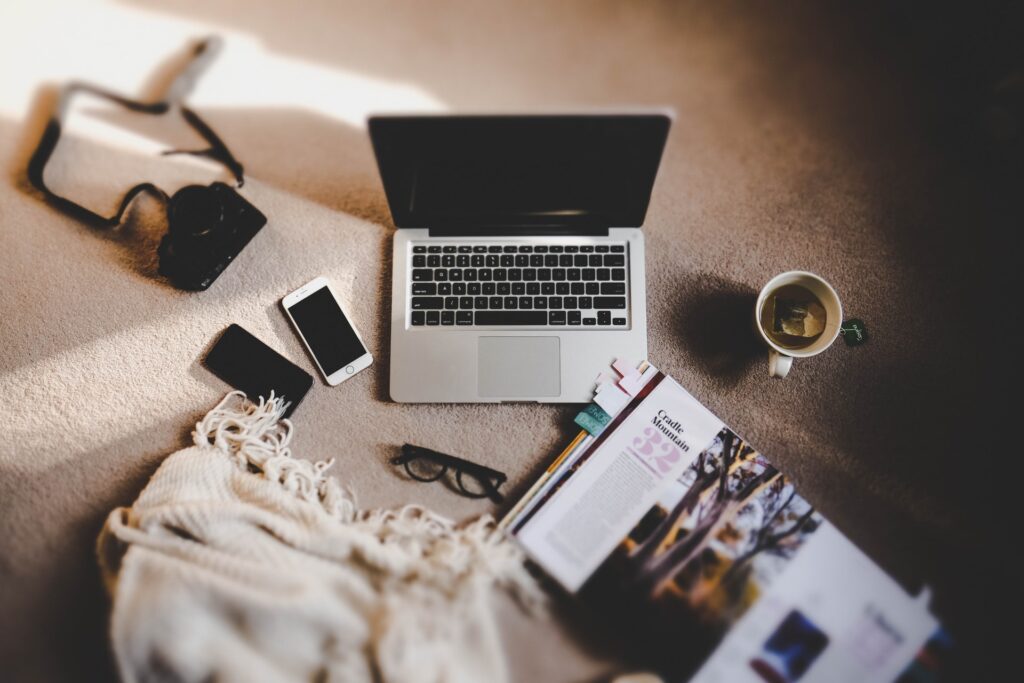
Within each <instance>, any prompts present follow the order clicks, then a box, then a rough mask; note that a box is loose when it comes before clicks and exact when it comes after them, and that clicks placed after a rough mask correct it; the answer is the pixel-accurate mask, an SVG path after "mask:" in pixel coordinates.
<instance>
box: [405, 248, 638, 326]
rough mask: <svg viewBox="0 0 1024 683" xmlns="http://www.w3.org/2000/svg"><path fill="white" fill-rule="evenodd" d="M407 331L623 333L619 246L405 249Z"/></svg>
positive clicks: (625, 300)
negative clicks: (408, 253)
mask: <svg viewBox="0 0 1024 683" xmlns="http://www.w3.org/2000/svg"><path fill="white" fill-rule="evenodd" d="M410 249H411V250H412V253H411V258H410V260H409V262H410V264H411V268H410V273H409V281H410V285H409V286H410V305H409V322H410V324H411V325H413V326H424V327H429V326H459V327H495V326H497V327H505V326H512V327H520V328H521V327H544V328H551V327H592V328H608V329H621V328H626V327H628V326H629V294H628V292H629V277H628V275H629V273H628V265H627V262H628V259H627V258H626V256H627V254H626V245H625V243H619V244H616V243H612V242H610V243H606V244H596V245H595V244H587V245H581V244H562V245H555V244H544V245H537V244H495V243H494V242H488V243H486V244H466V243H459V244H438V243H436V242H435V241H431V243H430V244H415V243H414V244H412V245H411V246H410Z"/></svg>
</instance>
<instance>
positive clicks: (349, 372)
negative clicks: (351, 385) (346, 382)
mask: <svg viewBox="0 0 1024 683" xmlns="http://www.w3.org/2000/svg"><path fill="white" fill-rule="evenodd" d="M355 371H356V369H355V368H354V367H352V366H351V365H350V366H348V367H347V368H345V372H347V373H348V374H350V375H351V374H352V373H353V372H355Z"/></svg>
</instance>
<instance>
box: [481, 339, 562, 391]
mask: <svg viewBox="0 0 1024 683" xmlns="http://www.w3.org/2000/svg"><path fill="white" fill-rule="evenodd" d="M558 341H559V340H558V337H480V338H479V339H478V344H479V346H478V349H477V362H478V367H477V378H478V379H477V382H478V384H477V389H478V390H479V392H480V396H482V397H485V398H534V397H550V396H558V395H559V394H560V393H561V388H562V381H561V375H562V366H561V358H560V355H559V343H558Z"/></svg>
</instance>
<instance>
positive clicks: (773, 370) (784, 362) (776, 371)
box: [768, 349, 793, 379]
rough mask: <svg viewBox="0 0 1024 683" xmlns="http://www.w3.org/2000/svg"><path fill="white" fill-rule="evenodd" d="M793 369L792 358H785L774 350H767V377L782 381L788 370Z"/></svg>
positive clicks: (785, 356)
mask: <svg viewBox="0 0 1024 683" xmlns="http://www.w3.org/2000/svg"><path fill="white" fill-rule="evenodd" d="M791 367H793V356H787V355H785V354H783V353H779V352H778V351H776V350H775V349H769V350H768V376H769V377H778V378H779V379H782V378H783V377H785V376H786V375H788V374H789V369H790V368H791Z"/></svg>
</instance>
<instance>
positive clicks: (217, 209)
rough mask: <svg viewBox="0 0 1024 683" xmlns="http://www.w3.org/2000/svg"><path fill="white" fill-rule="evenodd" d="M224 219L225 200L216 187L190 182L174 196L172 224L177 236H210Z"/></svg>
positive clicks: (170, 215)
mask: <svg viewBox="0 0 1024 683" xmlns="http://www.w3.org/2000/svg"><path fill="white" fill-rule="evenodd" d="M223 223H224V201H223V199H222V198H221V196H220V193H219V192H216V191H215V190H214V189H213V188H210V187H203V186H202V185H189V186H188V187H183V188H181V189H180V190H178V191H177V192H175V193H174V196H173V197H171V203H170V210H169V211H168V224H169V225H168V228H169V229H170V231H171V232H172V233H174V235H175V237H179V238H181V237H183V238H186V239H198V240H203V239H209V238H210V237H212V236H214V235H215V234H216V232H217V230H218V229H219V228H220V227H221V225H222V224H223Z"/></svg>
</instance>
